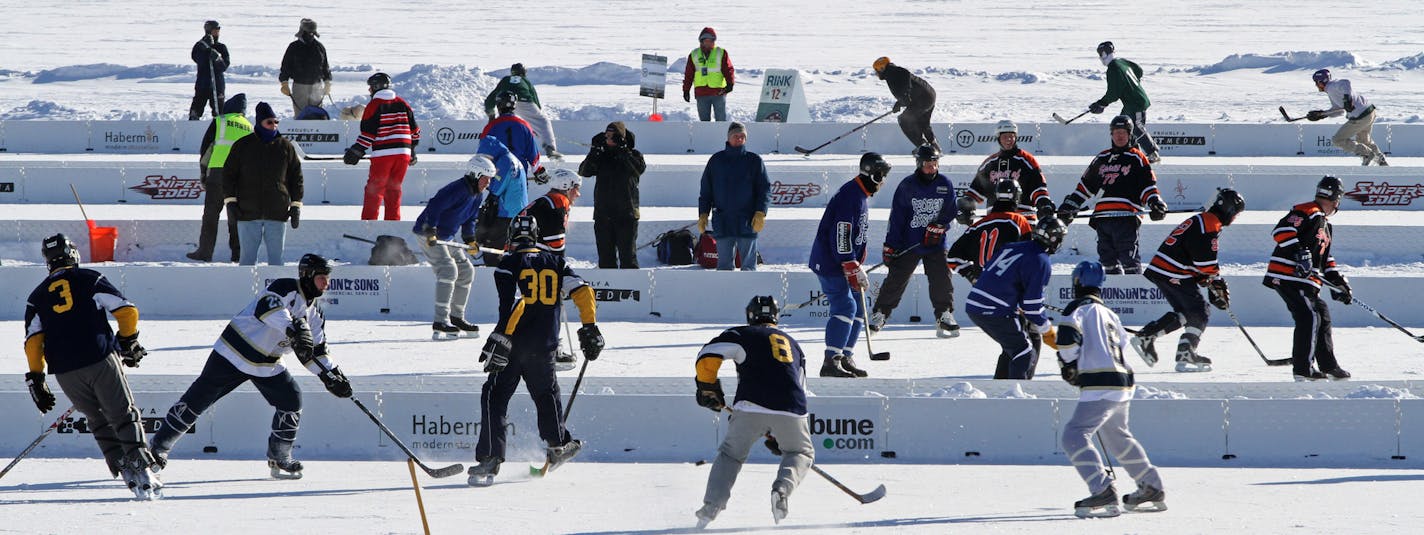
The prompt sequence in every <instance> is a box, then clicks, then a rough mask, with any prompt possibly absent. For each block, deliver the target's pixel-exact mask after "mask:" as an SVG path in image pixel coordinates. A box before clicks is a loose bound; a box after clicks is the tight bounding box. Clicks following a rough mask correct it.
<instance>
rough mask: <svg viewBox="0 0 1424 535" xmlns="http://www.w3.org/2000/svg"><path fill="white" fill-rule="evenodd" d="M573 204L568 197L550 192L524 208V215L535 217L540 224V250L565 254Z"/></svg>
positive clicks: (535, 220)
mask: <svg viewBox="0 0 1424 535" xmlns="http://www.w3.org/2000/svg"><path fill="white" fill-rule="evenodd" d="M572 205H573V202H572V201H570V200H569V197H568V196H567V195H564V194H563V193H560V192H557V191H550V192H549V193H546V194H544V196H543V197H539V198H538V199H534V202H531V203H529V206H526V207H525V208H524V214H525V215H529V216H533V217H534V222H535V223H538V224H539V248H540V249H544V250H546V251H550V252H553V253H555V254H559V255H562V254H564V238H565V236H566V235H567V233H568V226H569V207H570V206H572Z"/></svg>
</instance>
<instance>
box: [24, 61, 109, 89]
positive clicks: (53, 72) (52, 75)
mask: <svg viewBox="0 0 1424 535" xmlns="http://www.w3.org/2000/svg"><path fill="white" fill-rule="evenodd" d="M126 69H127V67H124V66H123V65H115V64H113V63H92V64H89V65H70V66H68V67H59V68H56V69H45V70H43V71H40V72H39V74H36V75H35V79H34V82H33V83H36V84H48V83H52V82H73V81H76V80H92V79H94V78H105V77H108V76H114V75H116V74H118V73H119V72H121V71H124V70H126Z"/></svg>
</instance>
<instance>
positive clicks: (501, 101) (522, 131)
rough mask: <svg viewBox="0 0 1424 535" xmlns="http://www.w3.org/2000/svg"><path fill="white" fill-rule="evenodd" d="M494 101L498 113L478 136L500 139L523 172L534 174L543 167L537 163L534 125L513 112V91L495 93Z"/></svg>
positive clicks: (537, 152) (514, 99)
mask: <svg viewBox="0 0 1424 535" xmlns="http://www.w3.org/2000/svg"><path fill="white" fill-rule="evenodd" d="M494 101H495V106H496V107H497V108H498V109H499V115H498V116H496V117H495V118H493V119H490V122H488V123H486V124H485V129H484V131H482V132H480V137H481V138H485V137H494V138H495V139H498V140H500V142H502V143H504V146H505V147H508V148H509V152H510V153H511V154H514V157H516V158H519V162H520V163H522V164H524V172H525V173H526V174H528V175H529V176H534V172H535V171H536V170H538V169H540V168H541V167H543V165H542V164H540V163H539V159H540V154H539V140H538V139H537V138H535V136H534V127H532V126H529V123H527V122H525V121H524V119H521V118H520V117H519V116H518V115H515V114H514V107H515V104H516V103H517V102H518V100H517V99H516V97H515V96H514V92H513V91H505V92H503V93H499V94H496V95H495V100H494Z"/></svg>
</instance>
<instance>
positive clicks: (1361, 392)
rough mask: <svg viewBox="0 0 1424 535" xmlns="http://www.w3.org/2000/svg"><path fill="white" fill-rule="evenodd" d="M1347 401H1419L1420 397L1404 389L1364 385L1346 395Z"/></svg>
mask: <svg viewBox="0 0 1424 535" xmlns="http://www.w3.org/2000/svg"><path fill="white" fill-rule="evenodd" d="M1345 399H1419V396H1416V395H1414V393H1413V392H1410V391H1408V390H1405V389H1402V388H1390V387H1388V386H1381V385H1364V386H1361V387H1359V388H1356V389H1354V390H1352V391H1350V393H1349V394H1345Z"/></svg>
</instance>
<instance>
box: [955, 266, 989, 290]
mask: <svg viewBox="0 0 1424 535" xmlns="http://www.w3.org/2000/svg"><path fill="white" fill-rule="evenodd" d="M959 274H960V275H961V276H963V277H964V279H965V280H967V281H969V284H970V285H971V286H973V285H974V283H976V282H979V276H980V275H983V274H984V268H982V267H979V264H969V265H967V266H964V267H962V268H959Z"/></svg>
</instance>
